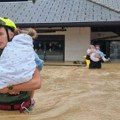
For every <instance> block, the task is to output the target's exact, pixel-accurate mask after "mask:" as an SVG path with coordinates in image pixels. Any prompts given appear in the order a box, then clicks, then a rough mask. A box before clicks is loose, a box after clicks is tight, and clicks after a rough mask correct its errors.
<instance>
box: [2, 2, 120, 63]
mask: <svg viewBox="0 0 120 120" xmlns="http://www.w3.org/2000/svg"><path fill="white" fill-rule="evenodd" d="M0 16H1V17H9V18H11V19H12V20H13V21H15V23H16V24H17V26H18V27H23V28H27V27H33V28H35V29H36V30H37V32H38V35H39V36H38V38H37V40H36V41H35V42H34V48H35V50H36V51H37V53H38V54H39V56H40V57H41V58H42V59H44V60H46V61H75V60H80V61H83V60H84V59H83V56H84V55H85V54H86V50H87V48H88V47H89V44H91V43H92V44H100V45H101V49H102V51H103V52H104V53H105V54H106V55H107V56H108V57H111V59H112V60H120V54H119V52H120V37H119V36H120V32H119V31H120V1H119V0H69V1H68V0H34V2H33V1H32V0H26V1H16V2H15V1H13V2H11V1H10V2H8V1H7V2H5V1H4V2H0Z"/></svg>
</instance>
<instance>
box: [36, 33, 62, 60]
mask: <svg viewBox="0 0 120 120" xmlns="http://www.w3.org/2000/svg"><path fill="white" fill-rule="evenodd" d="M34 48H35V50H36V51H37V53H38V55H39V56H40V58H41V59H43V60H44V61H64V36H63V35H41V36H39V37H38V39H37V40H36V41H35V43H34Z"/></svg>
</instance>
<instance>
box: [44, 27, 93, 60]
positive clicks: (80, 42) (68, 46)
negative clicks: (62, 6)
mask: <svg viewBox="0 0 120 120" xmlns="http://www.w3.org/2000/svg"><path fill="white" fill-rule="evenodd" d="M42 35H65V61H75V60H80V61H83V60H84V59H83V56H84V55H86V49H87V48H88V47H89V44H90V38H91V30H90V27H81V28H80V27H76V28H75V27H72V28H66V31H63V32H55V33H44V34H42Z"/></svg>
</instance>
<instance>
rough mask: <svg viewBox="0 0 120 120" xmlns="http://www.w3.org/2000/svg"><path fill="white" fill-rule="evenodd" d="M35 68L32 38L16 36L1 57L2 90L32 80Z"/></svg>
mask: <svg viewBox="0 0 120 120" xmlns="http://www.w3.org/2000/svg"><path fill="white" fill-rule="evenodd" d="M35 68H36V63H35V54H34V49H33V40H32V38H31V36H29V35H27V34H19V35H16V36H15V37H14V38H13V40H12V41H11V42H8V44H7V46H6V47H5V49H4V50H3V53H2V55H1V57H0V89H2V88H4V87H7V86H8V85H15V84H19V83H23V82H27V81H29V80H31V78H32V76H33V73H34V71H35Z"/></svg>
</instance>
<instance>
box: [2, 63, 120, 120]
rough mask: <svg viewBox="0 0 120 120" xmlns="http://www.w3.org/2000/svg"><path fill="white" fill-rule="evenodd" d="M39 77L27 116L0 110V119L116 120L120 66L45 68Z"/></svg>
mask: <svg viewBox="0 0 120 120" xmlns="http://www.w3.org/2000/svg"><path fill="white" fill-rule="evenodd" d="M41 75H42V78H43V80H42V88H41V89H40V90H37V91H36V92H35V100H36V104H35V106H34V108H33V110H32V111H31V113H29V114H27V113H26V114H20V113H19V112H18V111H12V112H11V111H0V120H22V119H24V120H120V63H108V64H103V67H102V69H100V70H98V69H95V70H89V69H88V68H86V67H77V66H45V67H44V69H43V71H42V73H41Z"/></svg>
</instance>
